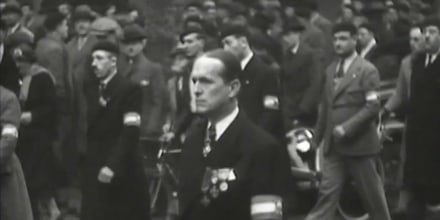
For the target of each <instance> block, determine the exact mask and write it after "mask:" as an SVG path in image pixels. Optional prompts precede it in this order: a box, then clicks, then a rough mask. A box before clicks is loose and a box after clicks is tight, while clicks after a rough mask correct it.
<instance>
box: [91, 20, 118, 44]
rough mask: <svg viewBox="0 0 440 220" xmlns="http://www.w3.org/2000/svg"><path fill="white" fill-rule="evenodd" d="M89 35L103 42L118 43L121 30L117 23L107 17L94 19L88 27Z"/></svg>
mask: <svg viewBox="0 0 440 220" xmlns="http://www.w3.org/2000/svg"><path fill="white" fill-rule="evenodd" d="M90 34H91V35H93V36H95V37H96V38H98V39H99V40H103V41H112V42H113V43H118V41H119V38H120V36H121V35H122V34H123V33H122V28H121V26H119V24H118V22H116V21H115V20H113V19H112V18H108V17H100V18H97V19H95V20H94V21H93V22H92V24H91V26H90Z"/></svg>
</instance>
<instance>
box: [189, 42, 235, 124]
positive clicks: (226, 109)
mask: <svg viewBox="0 0 440 220" xmlns="http://www.w3.org/2000/svg"><path fill="white" fill-rule="evenodd" d="M240 71H241V68H240V62H239V61H238V59H237V58H236V57H235V56H234V55H233V54H231V53H230V52H228V51H225V50H222V49H217V50H214V51H210V52H207V53H205V54H203V55H202V56H201V57H199V58H197V59H196V61H195V63H194V65H193V68H192V72H191V76H190V82H191V83H190V91H191V99H192V101H191V102H192V103H193V105H194V106H193V111H194V112H195V113H198V114H201V115H205V116H206V117H207V118H208V119H210V120H214V121H215V120H216V119H221V118H222V117H224V116H226V115H227V114H228V113H230V112H231V111H232V110H233V109H234V108H235V107H236V106H237V96H238V93H239V91H240V81H239V79H238V76H239V74H240Z"/></svg>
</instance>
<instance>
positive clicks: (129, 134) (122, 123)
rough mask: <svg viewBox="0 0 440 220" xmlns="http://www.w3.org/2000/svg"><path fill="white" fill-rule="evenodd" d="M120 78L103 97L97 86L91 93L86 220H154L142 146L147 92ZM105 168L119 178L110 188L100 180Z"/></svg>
mask: <svg viewBox="0 0 440 220" xmlns="http://www.w3.org/2000/svg"><path fill="white" fill-rule="evenodd" d="M119 74H120V73H117V74H116V75H115V76H114V77H113V78H112V79H111V80H110V82H109V83H108V84H107V86H106V88H105V89H104V91H103V92H102V96H100V94H99V93H100V92H99V88H98V87H99V83H98V82H97V81H94V82H91V84H90V85H87V86H86V90H85V94H86V97H87V107H88V109H87V110H88V111H87V113H88V125H89V127H88V134H87V137H88V149H87V153H86V155H85V164H84V168H85V170H84V172H83V187H84V188H83V201H82V204H83V205H82V214H81V219H84V220H104V219H105V220H113V219H114V220H117V219H133V220H144V219H149V209H148V208H145V207H149V202H148V201H149V200H148V197H149V196H148V190H147V189H148V186H147V184H146V179H145V178H146V177H145V173H144V172H143V168H142V167H143V166H142V154H141V153H140V152H141V151H140V148H139V145H138V141H139V130H140V129H139V126H138V123H139V122H140V121H139V120H140V119H139V118H138V116H139V115H141V108H142V106H141V105H142V104H141V99H142V91H141V89H140V87H139V85H136V84H135V83H132V82H130V81H129V80H128V79H125V78H124V77H123V76H121V75H119ZM100 99H105V100H106V101H105V102H106V103H104V102H100V101H99V100H100ZM105 166H106V167H109V168H110V169H111V170H112V171H113V172H114V177H113V179H112V181H111V183H109V184H103V183H100V182H99V181H98V179H97V176H98V173H99V171H100V169H101V168H103V167H105Z"/></svg>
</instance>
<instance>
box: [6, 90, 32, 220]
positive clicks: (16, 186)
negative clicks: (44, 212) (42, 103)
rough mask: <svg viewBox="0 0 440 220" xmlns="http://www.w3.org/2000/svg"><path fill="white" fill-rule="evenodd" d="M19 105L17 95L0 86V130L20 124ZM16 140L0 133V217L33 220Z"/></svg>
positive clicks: (13, 219) (9, 219)
mask: <svg viewBox="0 0 440 220" xmlns="http://www.w3.org/2000/svg"><path fill="white" fill-rule="evenodd" d="M20 114H21V111H20V104H19V102H18V99H17V97H16V96H15V95H14V94H13V93H12V92H11V91H9V90H8V89H6V88H4V87H3V86H0V131H2V130H3V127H4V126H5V125H6V124H8V125H14V126H15V127H17V128H18V127H19V125H20ZM16 141H17V140H16V139H14V138H10V137H2V136H0V179H1V184H0V219H2V220H15V219H23V220H32V219H33V216H32V209H31V204H30V201H29V196H28V191H27V189H26V181H25V178H24V176H23V171H22V169H21V165H20V161H19V160H18V158H17V156H16V155H15V153H14V150H15V145H16Z"/></svg>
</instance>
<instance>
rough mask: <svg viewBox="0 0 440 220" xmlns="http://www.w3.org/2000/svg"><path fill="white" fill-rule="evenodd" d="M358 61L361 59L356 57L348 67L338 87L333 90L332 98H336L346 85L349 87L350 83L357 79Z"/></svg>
mask: <svg viewBox="0 0 440 220" xmlns="http://www.w3.org/2000/svg"><path fill="white" fill-rule="evenodd" d="M360 59H361V58H360V57H359V56H357V57H356V58H355V59H354V60H353V62H352V63H351V64H350V67H349V68H348V70H347V72H346V73H345V75H344V77H342V79H341V81H340V82H339V85H338V86H337V87H336V89H335V93H334V98H337V97H338V96H339V95H340V94H341V92H342V91H344V90H345V88H347V86H348V85H350V82H351V81H352V80H353V79H355V78H356V77H357V74H358V70H359V61H360ZM335 71H336V68H335Z"/></svg>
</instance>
